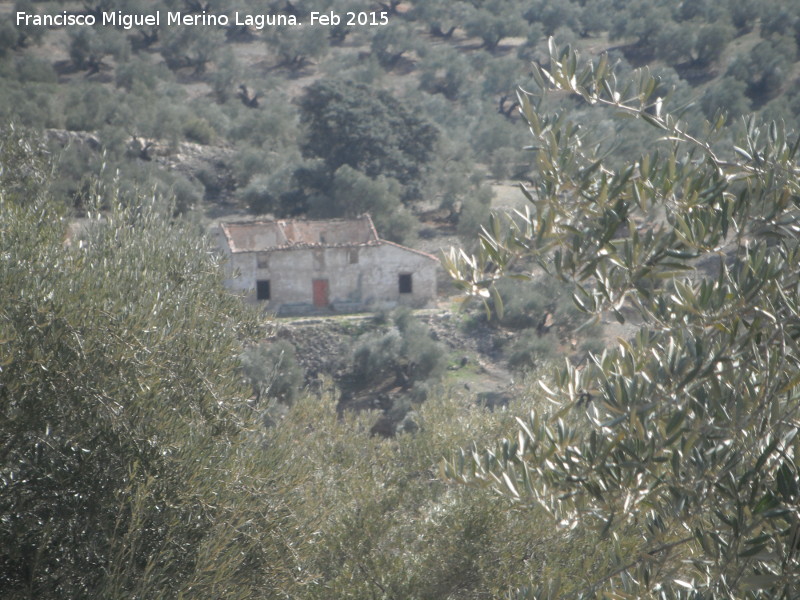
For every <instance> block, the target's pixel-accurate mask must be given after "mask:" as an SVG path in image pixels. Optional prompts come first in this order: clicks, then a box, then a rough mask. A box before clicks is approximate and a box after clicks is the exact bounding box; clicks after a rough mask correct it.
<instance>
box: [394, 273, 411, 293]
mask: <svg viewBox="0 0 800 600" xmlns="http://www.w3.org/2000/svg"><path fill="white" fill-rule="evenodd" d="M397 286H398V288H399V289H400V293H401V294H410V293H411V292H412V288H411V273H400V276H399V277H398V279H397Z"/></svg>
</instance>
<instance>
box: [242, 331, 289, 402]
mask: <svg viewBox="0 0 800 600" xmlns="http://www.w3.org/2000/svg"><path fill="white" fill-rule="evenodd" d="M242 369H243V371H244V374H245V376H246V377H247V379H248V380H249V382H250V385H251V386H252V388H253V393H254V394H255V395H256V400H257V401H263V400H264V399H265V398H273V399H275V400H277V401H278V402H280V403H282V404H287V405H291V404H292V403H294V401H295V400H296V399H297V397H298V396H299V394H300V388H301V386H302V383H303V369H302V367H301V366H300V365H299V364H298V362H297V357H296V355H295V347H294V346H293V345H292V343H291V342H289V341H287V340H277V341H274V342H262V343H261V344H258V345H256V346H252V347H250V348H248V349H247V350H245V352H244V353H243V354H242Z"/></svg>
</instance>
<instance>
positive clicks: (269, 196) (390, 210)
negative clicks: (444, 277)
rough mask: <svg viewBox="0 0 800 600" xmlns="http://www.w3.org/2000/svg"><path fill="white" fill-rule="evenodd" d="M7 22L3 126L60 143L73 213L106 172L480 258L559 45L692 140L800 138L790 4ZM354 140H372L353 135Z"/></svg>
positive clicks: (176, 6) (196, 202) (428, 8)
mask: <svg viewBox="0 0 800 600" xmlns="http://www.w3.org/2000/svg"><path fill="white" fill-rule="evenodd" d="M20 10H22V11H27V12H30V13H32V12H38V13H42V14H44V13H61V12H63V11H67V12H68V13H70V14H78V13H81V14H94V15H100V14H101V13H102V12H103V11H113V10H123V11H125V12H127V13H138V12H141V13H152V12H154V11H155V10H161V11H164V12H166V11H167V10H172V11H181V12H183V13H184V14H195V15H202V14H203V11H205V12H206V13H207V14H208V13H210V14H215V15H219V14H227V15H231V16H232V15H233V14H234V12H235V11H239V12H240V13H241V14H256V15H259V14H265V13H268V14H271V15H284V16H295V17H296V18H297V19H300V20H301V21H303V20H305V21H306V22H307V21H308V15H309V13H310V11H312V10H315V11H322V12H324V13H325V14H327V13H329V12H330V11H334V12H335V13H336V14H339V15H342V16H344V17H345V22H346V15H347V12H348V11H354V12H356V13H364V16H365V17H366V16H367V14H369V19H370V20H369V21H367V22H375V23H380V22H381V20H380V19H378V18H376V15H378V16H380V15H385V16H386V19H385V21H386V22H387V24H386V25H381V24H377V25H369V24H367V25H354V26H349V27H348V26H347V25H346V24H344V23H343V24H340V25H338V26H324V25H315V26H303V27H290V26H284V27H280V26H269V25H267V26H265V27H263V28H262V29H260V30H259V29H256V28H255V27H252V26H251V27H236V26H230V27H227V28H223V27H213V26H191V27H189V26H167V25H166V24H165V23H163V22H162V23H161V25H160V27H153V26H143V27H132V28H131V29H128V30H126V29H122V28H116V29H115V28H113V27H95V28H85V27H68V28H51V29H47V28H42V27H35V26H32V25H29V26H20V27H17V26H16V25H15V22H14V19H12V14H13V13H16V11H20ZM0 13H2V15H3V16H2V20H1V21H0V119H2V120H3V121H6V122H15V123H18V124H20V125H25V126H30V127H34V128H37V129H44V130H48V131H49V137H50V139H51V141H52V143H53V149H54V151H55V152H57V153H58V155H59V162H58V176H57V184H56V185H57V187H58V190H57V192H58V194H59V195H60V196H61V197H62V198H63V201H64V202H65V203H66V204H68V205H69V206H70V207H72V208H73V210H74V211H75V213H76V214H80V213H81V211H82V210H83V201H84V197H85V195H86V191H87V185H86V178H87V176H89V175H91V176H95V175H98V174H100V172H101V167H103V168H102V173H103V174H102V176H103V177H105V178H114V177H118V178H119V180H120V182H121V185H122V188H123V189H124V190H127V191H128V192H131V191H132V190H133V189H134V188H139V189H145V188H149V187H151V186H157V187H158V188H159V189H161V190H162V191H170V192H171V193H173V194H174V195H175V198H176V210H177V211H179V212H190V213H191V212H194V213H197V214H198V215H201V216H203V217H211V218H216V217H220V216H224V215H228V214H242V213H243V212H250V213H253V214H272V215H278V216H285V215H293V216H296V215H308V216H314V217H328V216H338V215H347V214H352V213H358V212H363V211H365V210H368V211H370V212H371V213H372V214H373V217H374V219H375V221H376V223H377V224H378V227H379V229H380V230H381V231H380V232H381V234H382V235H384V236H385V237H388V238H391V239H396V240H403V239H412V238H414V236H415V234H418V233H421V234H422V236H423V237H428V238H429V237H431V236H436V235H438V234H441V233H450V234H453V233H456V232H458V233H461V234H463V235H464V239H471V238H472V237H473V234H474V232H475V231H476V229H477V225H478V224H479V223H481V222H482V221H483V220H484V216H485V213H486V207H487V206H488V205H489V203H490V202H491V200H492V198H493V197H498V196H500V197H501V198H505V197H507V194H504V191H503V188H502V187H498V184H501V183H505V182H509V181H511V182H513V181H520V180H522V181H524V180H526V178H527V177H528V176H529V175H530V169H531V168H532V164H531V161H530V159H529V157H528V155H527V154H526V153H525V152H524V151H522V147H523V146H524V145H525V144H526V143H527V140H526V131H525V127H524V126H521V125H520V123H519V115H518V112H517V110H516V96H515V90H516V88H517V87H518V86H522V87H523V88H526V89H527V88H531V87H532V81H531V79H530V76H531V68H530V63H531V62H532V61H534V62H542V61H544V60H545V57H546V40H547V38H548V37H549V36H555V38H556V40H557V42H558V43H560V44H564V43H570V44H573V45H574V46H575V47H577V48H579V49H580V50H582V52H583V54H584V55H585V56H588V57H597V56H599V55H600V54H601V53H603V52H608V53H609V55H610V57H611V60H612V63H615V64H617V73H618V76H619V77H625V76H626V75H627V74H628V73H629V72H630V71H631V69H632V68H633V67H642V66H648V67H649V68H650V69H651V71H652V72H653V73H654V74H656V75H657V76H658V77H659V78H660V80H661V83H660V84H659V88H658V93H662V94H667V93H668V92H670V90H672V95H671V100H670V101H669V105H670V107H671V108H672V109H673V110H674V109H680V110H681V111H682V115H683V118H684V119H686V120H687V121H689V122H692V123H697V122H699V120H700V118H701V117H706V118H709V119H713V118H714V117H715V115H716V113H717V111H719V110H724V111H726V112H727V113H728V114H729V117H730V119H731V121H732V122H733V123H735V122H736V119H737V118H738V117H739V116H740V115H742V114H744V113H747V112H750V111H756V112H759V113H762V114H763V115H764V116H765V117H767V118H769V119H781V120H783V121H785V122H786V123H787V126H789V127H790V128H794V127H796V126H797V125H798V121H797V120H798V115H799V114H800V86H798V85H797V80H798V77H800V67H798V40H800V8H798V5H797V4H796V3H794V2H791V1H789V0H771V1H768V0H763V1H759V2H747V3H742V2H738V1H735V0H730V1H725V2H716V3H711V2H691V3H689V2H677V1H674V0H639V1H637V2H621V1H615V0H584V1H577V0H575V1H561V0H493V1H488V2H479V1H471V2H470V1H463V0H462V1H444V0H431V1H426V2H397V1H396V0H391V1H390V2H387V3H371V2H368V1H363V2H351V1H346V0H319V1H311V0H295V1H291V0H290V1H289V2H286V1H285V0H281V1H273V2H262V1H258V2H256V1H247V0H221V1H219V2H213V3H202V2H196V1H194V0H169V1H165V2H160V1H156V2H153V1H147V2H145V1H139V2H122V1H115V0H103V1H98V2H83V3H81V2H30V1H28V0H23V1H20V2H16V3H11V2H2V3H0ZM553 102H555V103H556V104H558V102H559V101H557V100H556V101H553ZM561 102H563V103H564V104H565V105H567V106H569V108H570V109H571V110H572V112H573V114H578V115H579V117H578V120H579V121H582V122H584V123H586V124H587V125H588V124H590V125H592V127H593V128H594V130H595V131H596V132H597V142H598V143H600V144H602V145H603V146H604V147H605V148H606V149H607V150H608V152H609V153H610V155H611V157H612V159H614V157H616V158H617V159H618V160H624V159H625V158H628V157H631V156H636V155H638V154H639V153H641V152H642V151H643V149H646V148H647V147H648V146H649V144H650V143H651V142H652V137H653V134H652V132H651V131H649V130H648V129H647V128H646V127H644V126H642V124H641V123H637V122H631V121H629V122H622V123H614V122H613V121H612V120H610V119H608V115H607V114H604V113H602V112H598V111H594V110H591V109H590V108H589V107H588V106H582V105H581V104H580V103H576V101H575V100H573V99H567V98H564V99H563V100H562V101H561ZM554 108H555V107H554ZM381 114H385V115H388V114H395V115H407V116H404V117H400V118H398V119H397V120H396V122H394V123H391V122H387V121H386V119H385V118H383V117H381V116H380V115H381ZM331 119H332V120H333V121H334V122H336V123H337V124H336V126H334V127H330V123H329V124H328V126H326V125H325V123H324V121H325V120H328V121H330V120H331ZM404 119H405V120H404ZM409 119H412V120H413V121H414V125H413V126H412V124H411V121H409ZM348 122H349V123H353V122H358V123H359V126H358V128H352V129H351V130H348V131H347V133H345V128H344V126H343V124H344V123H348ZM326 127H327V128H326ZM401 130H405V131H406V133H405V134H404V135H405V138H403V139H401V138H400V136H399V135H398V132H399V131H401ZM65 132H69V133H65ZM406 138H407V139H406ZM370 139H372V140H380V142H381V149H380V151H377V150H376V149H375V148H374V146H373V147H372V149H370V142H369V140H370ZM337 140H338V141H337ZM337 143H339V144H340V147H339V148H338V149H337V147H336V144H337ZM356 143H359V144H360V147H361V150H360V151H359V152H353V153H351V154H344V155H343V154H342V153H341V152H340V151H341V149H342V148H341V146H349V147H351V148H352V147H353V146H354V145H355V144H356ZM337 153H338V154H339V155H338V156H337V157H335V158H334V156H333V155H334V154H337ZM392 153H394V154H392ZM498 192H499V193H498ZM512 198H514V196H513V195H512ZM504 202H505V201H504V200H501V204H502V203H504ZM512 203H513V200H512ZM433 245H434V246H436V247H439V246H441V244H440V243H437V244H433Z"/></svg>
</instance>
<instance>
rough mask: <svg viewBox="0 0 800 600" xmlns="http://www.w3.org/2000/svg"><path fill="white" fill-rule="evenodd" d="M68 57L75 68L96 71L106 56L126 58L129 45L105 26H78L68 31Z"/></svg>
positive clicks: (101, 65) (119, 58) (122, 59)
mask: <svg viewBox="0 0 800 600" xmlns="http://www.w3.org/2000/svg"><path fill="white" fill-rule="evenodd" d="M69 35H70V43H69V58H70V60H71V61H72V63H73V64H74V65H75V68H76V69H79V70H87V71H89V72H90V73H96V72H98V71H99V70H100V69H101V68H102V67H103V66H104V64H105V63H104V61H105V59H106V57H108V56H111V57H113V58H114V59H116V60H117V61H124V60H127V57H128V55H129V53H130V46H129V44H128V42H127V40H126V39H125V38H123V37H120V36H119V35H117V34H116V32H115V31H114V30H113V29H109V28H106V27H78V28H76V29H72V30H70V31H69Z"/></svg>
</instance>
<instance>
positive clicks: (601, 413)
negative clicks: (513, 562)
mask: <svg viewBox="0 0 800 600" xmlns="http://www.w3.org/2000/svg"><path fill="white" fill-rule="evenodd" d="M535 75H536V78H537V80H538V82H539V85H540V87H541V90H542V94H544V93H545V91H548V90H557V91H559V93H562V94H563V93H569V94H572V95H575V96H578V97H580V98H582V99H583V100H584V101H585V102H587V103H589V104H592V105H596V106H600V107H607V108H609V109H611V112H612V113H613V114H614V115H617V116H619V117H620V118H632V119H638V120H642V121H644V122H646V123H649V124H650V125H652V126H653V127H655V128H657V130H659V131H661V132H663V138H662V145H661V146H660V147H658V148H656V149H654V150H653V151H652V152H651V153H650V154H646V155H644V156H642V157H641V158H639V159H638V160H635V161H633V162H631V163H630V164H625V165H622V166H621V167H619V168H616V169H614V168H611V167H609V165H608V163H607V161H606V160H605V159H604V157H602V156H598V155H597V154H596V152H595V148H596V146H593V145H591V144H589V143H588V141H589V140H588V139H587V138H586V137H585V134H584V132H583V131H582V130H580V129H579V128H578V127H576V126H575V125H574V124H573V123H572V122H571V121H570V118H569V115H568V114H567V113H561V114H558V115H550V116H547V115H544V114H541V113H540V110H539V107H540V106H541V105H540V104H539V98H540V97H539V96H536V95H533V94H531V93H520V95H519V99H520V104H521V106H522V112H523V114H524V115H525V119H526V121H527V124H528V127H529V129H530V132H531V134H532V136H533V144H532V147H533V152H534V156H535V165H536V168H537V170H538V175H537V177H536V179H535V183H534V185H533V186H532V187H530V188H526V189H524V190H523V191H524V193H525V195H526V196H527V197H528V200H529V201H530V202H529V207H528V209H527V210H526V211H524V212H522V213H520V214H516V215H515V216H514V217H512V218H508V219H506V220H504V221H503V220H501V219H499V218H496V219H495V220H494V222H493V223H492V224H490V225H489V226H488V227H487V228H486V229H485V231H484V233H483V235H482V236H481V239H480V249H479V251H478V252H477V254H476V255H474V256H470V255H467V254H466V253H464V252H463V251H461V252H459V251H455V250H454V251H452V252H451V253H450V256H449V260H448V268H449V270H450V272H451V274H452V275H453V276H454V277H455V279H456V282H457V283H458V284H459V285H461V286H462V287H463V288H464V289H466V290H467V292H468V293H470V294H472V295H475V296H479V297H484V298H489V297H494V299H495V303H496V302H497V301H498V300H499V296H498V295H497V293H496V292H495V291H494V289H495V288H494V284H495V282H496V281H497V280H498V279H499V278H500V277H501V276H503V275H505V274H513V275H514V276H516V277H522V278H524V277H526V276H530V275H531V271H532V268H531V267H530V266H529V265H530V264H531V263H526V262H525V259H526V258H527V259H530V260H531V261H532V263H533V264H535V265H538V267H540V268H541V269H544V270H545V271H546V272H548V273H550V274H551V275H552V276H553V277H555V278H557V279H560V280H562V281H565V282H571V283H573V284H575V285H576V286H577V287H576V290H577V291H576V293H575V297H574V301H575V303H576V305H577V306H578V307H579V308H580V309H581V310H582V311H583V312H585V313H586V315H587V318H597V317H599V316H601V315H608V316H613V317H615V318H616V319H618V320H619V321H631V322H632V323H633V324H634V325H635V329H636V332H635V333H634V334H633V335H632V336H630V337H628V338H627V339H622V338H620V339H619V340H618V342H617V343H616V344H614V345H613V346H612V347H609V348H608V349H607V350H605V351H604V352H603V353H602V354H600V355H598V356H594V358H593V360H592V361H591V363H590V364H588V365H584V366H582V367H575V366H572V365H567V366H565V367H564V368H562V369H560V370H559V371H558V372H556V373H555V374H553V376H552V378H549V379H542V380H541V382H540V383H541V388H542V391H543V394H544V396H545V397H546V399H547V400H548V402H547V403H545V406H546V407H547V408H537V409H536V410H535V411H534V412H532V413H531V414H530V417H529V418H528V419H523V420H520V421H519V425H518V430H517V431H516V432H515V433H514V434H513V436H512V437H510V438H509V439H505V440H502V441H501V442H500V443H499V444H498V445H497V446H496V447H492V448H488V449H485V450H482V451H481V450H478V449H475V450H473V451H471V452H470V451H459V452H456V453H455V454H454V455H453V456H451V457H450V458H449V459H447V460H445V461H444V462H443V463H442V469H443V473H444V474H445V476H446V477H448V478H451V479H454V480H457V481H461V482H470V483H473V484H482V485H488V486H492V487H494V488H496V490H497V491H499V492H500V493H502V494H504V495H506V496H508V497H510V498H512V499H514V500H515V501H516V502H517V503H518V504H519V506H520V509H521V510H529V509H531V508H532V507H535V508H536V510H540V509H541V508H544V510H545V511H546V512H547V513H549V515H550V517H551V518H552V522H553V526H554V527H556V528H559V529H561V530H562V531H563V532H564V538H563V539H564V541H565V543H568V542H569V539H571V536H573V535H575V534H576V532H582V533H583V534H585V533H586V532H587V531H590V532H593V535H594V536H595V538H594V539H595V540H596V543H597V544H598V545H600V546H604V547H606V548H607V558H606V560H605V561H604V562H602V563H599V564H598V563H594V564H593V566H592V568H591V569H584V570H581V571H579V572H573V573H569V578H567V576H566V575H567V574H562V575H564V577H563V578H562V579H561V580H560V581H559V579H558V575H559V574H560V573H558V572H554V571H553V570H552V569H551V570H550V571H549V574H546V575H547V576H536V577H533V576H532V578H531V585H530V587H528V588H523V589H518V590H517V591H516V596H517V597H519V598H594V597H600V596H602V597H658V598H700V597H702V598H732V597H737V598H743V597H747V598H789V597H795V596H796V593H797V573H798V572H800V510H799V509H798V505H799V504H800V503H799V501H800V474H799V473H798V457H799V456H800V454H799V453H800V445H799V444H800V439H798V436H797V433H798V427H800V388H798V386H799V385H800V347H798V339H800V268H798V265H800V201H799V200H798V198H800V166H798V164H797V151H798V147H800V140H798V139H796V138H795V139H794V140H792V139H790V136H789V135H788V134H787V133H786V132H785V131H784V130H783V128H782V127H781V126H780V125H777V124H769V125H764V126H759V125H757V124H756V123H755V122H754V121H753V120H748V121H747V122H746V126H745V127H744V129H743V132H742V134H741V139H740V140H739V141H738V142H736V143H735V144H732V145H730V146H729V147H728V146H726V145H725V144H723V143H722V142H721V141H718V143H714V139H715V138H714V134H715V132H720V131H721V130H722V127H723V123H724V118H720V119H719V120H717V121H716V122H715V123H708V124H706V127H705V129H703V130H702V131H701V132H699V133H695V132H692V131H689V130H688V128H687V127H686V126H685V125H684V124H683V123H682V122H681V121H680V120H679V119H677V118H676V117H675V116H673V115H672V114H670V113H669V112H668V111H666V110H665V108H664V106H665V101H664V99H663V98H661V97H657V96H655V95H653V91H654V90H655V89H657V84H658V82H657V81H656V80H655V79H654V78H653V77H652V76H650V74H649V73H648V72H647V71H646V70H645V71H642V72H638V74H637V75H636V76H635V77H634V79H633V80H632V81H630V82H627V83H626V84H625V85H618V83H617V81H616V79H615V76H614V74H613V72H612V70H611V69H610V68H609V65H608V61H607V59H606V58H605V57H602V58H600V59H599V60H598V61H597V62H596V63H594V64H585V65H584V64H582V63H581V62H580V60H579V58H578V56H577V54H576V53H575V52H574V51H572V50H570V49H569V48H566V49H564V50H561V51H559V50H558V49H556V48H555V47H554V45H553V44H552V43H551V46H550V67H549V69H548V70H545V69H537V70H536V73H535Z"/></svg>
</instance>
